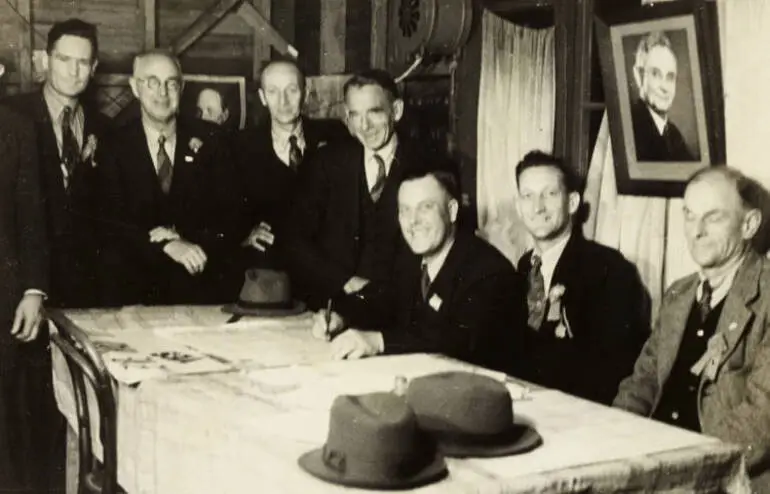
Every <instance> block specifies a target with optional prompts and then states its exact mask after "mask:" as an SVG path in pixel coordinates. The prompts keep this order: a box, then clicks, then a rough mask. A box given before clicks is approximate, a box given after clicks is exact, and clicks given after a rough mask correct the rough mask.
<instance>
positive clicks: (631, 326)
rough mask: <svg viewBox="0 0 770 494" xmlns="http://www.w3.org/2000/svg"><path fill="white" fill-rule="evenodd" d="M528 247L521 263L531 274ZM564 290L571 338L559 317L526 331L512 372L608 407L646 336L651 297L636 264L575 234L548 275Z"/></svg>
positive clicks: (553, 285)
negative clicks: (562, 332) (561, 333)
mask: <svg viewBox="0 0 770 494" xmlns="http://www.w3.org/2000/svg"><path fill="white" fill-rule="evenodd" d="M531 258H532V252H531V251H530V252H528V253H526V254H525V255H524V256H523V257H522V259H521V260H520V261H519V272H521V273H522V275H523V276H524V277H525V279H528V276H529V272H530V269H531ZM556 285H562V286H564V288H565V291H564V295H563V297H562V307H563V308H564V311H565V313H566V317H567V321H568V323H569V326H570V329H571V331H572V334H573V335H574V337H572V338H569V337H565V338H558V337H557V336H556V327H557V324H558V322H548V321H546V322H544V323H543V325H542V326H541V327H540V329H539V330H537V331H535V330H533V329H528V330H527V332H526V333H527V338H526V341H525V343H524V345H523V348H525V349H526V354H524V355H521V356H520V358H519V364H520V368H519V369H518V372H517V374H518V375H521V377H524V378H525V379H529V380H531V381H533V382H536V383H538V384H541V385H544V386H547V387H552V388H557V389H560V390H562V391H565V392H567V393H570V394H573V395H576V396H580V397H583V398H587V399H589V400H593V401H596V402H599V403H605V404H610V403H611V402H612V399H613V398H614V397H615V394H616V393H617V389H618V385H619V384H620V381H621V380H622V379H623V378H625V377H627V376H629V375H630V374H631V371H632V369H633V363H634V361H635V360H636V357H637V356H638V355H639V352H640V350H641V347H642V345H643V344H644V340H645V338H646V337H647V335H648V334H649V317H650V316H649V310H650V309H649V297H648V295H647V292H646V290H645V288H644V286H643V285H642V283H641V281H640V279H639V275H638V272H637V270H636V268H635V267H634V265H633V264H631V263H630V262H629V261H627V260H626V259H625V258H624V257H623V256H622V254H620V253H619V252H618V251H616V250H614V249H610V248H609V247H605V246H603V245H601V244H598V243H596V242H592V241H590V240H587V239H585V238H583V237H582V235H580V234H579V233H578V232H573V233H572V236H571V237H570V239H569V241H568V242H567V245H566V247H565V248H564V251H563V252H562V255H561V257H560V258H559V260H558V262H557V264H556V269H555V271H554V273H553V279H552V280H551V289H553V287H555V286H556Z"/></svg>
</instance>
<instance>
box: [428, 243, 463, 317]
mask: <svg viewBox="0 0 770 494" xmlns="http://www.w3.org/2000/svg"><path fill="white" fill-rule="evenodd" d="M470 241H471V239H470V237H468V236H467V235H465V234H462V233H457V235H456V237H455V242H454V244H452V247H451V248H450V249H449V253H448V254H447V257H446V259H445V260H444V265H443V266H441V269H439V272H438V274H437V275H436V279H435V280H433V282H432V283H431V285H430V289H429V290H428V298H427V301H428V305H429V306H431V307H433V309H434V310H435V311H436V312H439V311H440V309H443V308H444V304H447V303H449V301H450V300H452V297H453V295H454V290H455V288H456V287H457V285H458V284H459V282H460V280H459V279H458V273H459V272H460V270H461V268H462V265H463V261H464V260H465V257H466V254H467V252H468V247H469V245H470ZM418 279H419V278H418ZM434 297H438V299H437V300H439V301H440V302H441V306H440V308H439V309H436V307H435V306H433V305H431V303H430V300H431V298H434Z"/></svg>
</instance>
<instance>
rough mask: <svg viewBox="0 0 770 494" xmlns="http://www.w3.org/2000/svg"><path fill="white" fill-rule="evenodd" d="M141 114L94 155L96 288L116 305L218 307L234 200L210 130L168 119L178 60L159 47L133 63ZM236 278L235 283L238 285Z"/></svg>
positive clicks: (227, 289)
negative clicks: (104, 276) (99, 282)
mask: <svg viewBox="0 0 770 494" xmlns="http://www.w3.org/2000/svg"><path fill="white" fill-rule="evenodd" d="M130 84H131V89H132V91H133V92H134V94H135V95H136V97H137V98H138V99H139V103H140V106H141V117H140V118H139V119H137V120H134V121H131V122H128V123H127V124H126V125H125V126H123V127H121V128H119V129H115V131H114V132H113V134H112V135H110V136H109V138H108V139H107V142H106V145H105V146H104V147H103V149H104V152H103V153H101V154H99V156H98V159H99V170H100V179H101V187H100V190H101V204H102V211H104V213H105V219H104V227H105V230H106V232H107V239H106V243H105V247H104V250H105V252H104V258H105V263H106V266H105V272H108V273H110V278H111V279H112V280H113V281H114V283H113V284H111V285H108V287H107V289H106V292H107V293H108V294H109V296H110V297H109V298H110V299H111V302H112V303H117V304H135V303H145V304H177V303H219V302H224V301H227V300H228V299H231V298H232V297H233V296H234V294H235V293H237V288H238V287H235V286H228V285H227V283H228V282H232V280H228V279H226V277H225V270H224V268H223V266H224V264H225V263H226V262H227V259H228V257H229V255H230V252H231V246H234V245H235V244H236V243H237V242H236V239H235V236H234V228H233V226H232V225H233V222H234V218H235V210H236V207H237V198H234V196H237V194H234V193H233V190H234V185H233V181H232V173H231V170H230V159H229V156H228V153H227V149H226V148H225V147H224V146H221V145H220V142H219V137H218V133H217V129H216V127H215V126H213V125H211V124H209V123H207V122H203V121H201V120H197V119H193V120H187V119H184V118H182V117H178V116H177V111H178V108H179V97H180V93H181V90H182V73H181V69H180V66H179V61H178V60H177V59H176V58H175V57H174V56H173V55H171V54H169V53H166V52H163V51H152V52H148V53H143V54H140V55H138V56H137V57H136V59H135V60H134V73H133V76H132V77H131V79H130ZM239 281H240V280H239Z"/></svg>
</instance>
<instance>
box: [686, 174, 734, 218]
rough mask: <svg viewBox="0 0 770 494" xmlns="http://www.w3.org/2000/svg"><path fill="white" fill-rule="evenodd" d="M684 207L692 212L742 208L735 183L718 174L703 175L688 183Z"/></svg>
mask: <svg viewBox="0 0 770 494" xmlns="http://www.w3.org/2000/svg"><path fill="white" fill-rule="evenodd" d="M684 207H685V209H686V210H687V211H690V212H693V213H708V212H711V211H730V212H742V211H743V210H744V207H743V201H741V197H740V195H739V194H738V190H737V188H736V185H735V183H734V182H733V181H732V180H729V179H727V178H725V177H723V176H722V175H719V174H709V175H705V176H703V177H701V178H699V179H698V180H696V181H695V182H692V183H691V184H689V185H688V186H687V189H686V190H685V192H684Z"/></svg>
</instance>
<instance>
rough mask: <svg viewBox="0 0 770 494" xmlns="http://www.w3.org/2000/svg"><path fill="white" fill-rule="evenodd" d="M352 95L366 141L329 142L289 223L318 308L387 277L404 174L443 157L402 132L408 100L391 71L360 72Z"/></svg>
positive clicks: (304, 287) (354, 117)
mask: <svg viewBox="0 0 770 494" xmlns="http://www.w3.org/2000/svg"><path fill="white" fill-rule="evenodd" d="M344 93H345V111H346V113H347V119H348V128H349V129H350V130H351V132H352V133H353V134H354V135H355V137H356V139H357V140H358V142H354V141H352V140H351V142H346V143H341V144H340V145H338V146H327V147H325V148H324V149H322V150H320V152H318V154H317V155H316V156H315V157H314V158H313V159H312V160H310V161H308V162H307V163H306V164H305V165H303V167H302V168H301V169H300V176H299V182H298V185H297V189H296V192H295V195H294V204H293V207H292V209H291V212H290V216H289V220H288V221H287V222H286V236H287V239H286V257H287V261H288V263H289V267H290V273H291V275H292V281H294V282H296V283H295V284H296V285H298V288H299V290H300V293H301V295H302V297H303V298H305V300H306V301H307V302H308V303H309V305H310V307H311V308H318V307H320V306H322V305H324V304H325V303H326V301H327V300H328V299H329V298H331V297H334V296H337V295H339V294H342V293H345V294H351V293H355V292H358V291H359V290H361V289H362V288H363V287H364V286H366V284H367V283H369V281H372V280H384V279H386V278H387V276H388V274H389V272H390V270H391V266H392V263H393V255H394V252H395V250H396V247H397V246H398V245H399V244H400V242H402V240H401V238H400V235H399V231H398V222H397V215H396V202H397V201H396V194H397V189H398V183H399V181H400V177H401V176H403V174H404V173H405V172H406V171H407V170H409V169H410V168H411V167H413V166H414V165H416V164H417V165H419V164H422V163H426V162H429V161H434V160H435V159H436V158H435V157H428V156H426V155H424V154H423V152H422V151H421V150H420V149H419V148H418V147H417V146H415V145H414V144H412V143H410V142H408V141H407V140H406V139H404V138H403V137H401V136H398V135H397V134H396V132H395V127H396V122H398V121H399V120H400V119H401V116H402V115H403V112H404V101H403V100H402V99H401V98H400V96H399V94H398V88H397V86H396V84H395V82H394V81H393V79H392V78H391V77H390V76H389V75H388V74H387V73H386V72H383V71H380V70H369V71H365V72H362V73H360V74H356V75H354V76H353V77H351V78H350V80H348V81H347V82H346V83H345V86H344Z"/></svg>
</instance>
